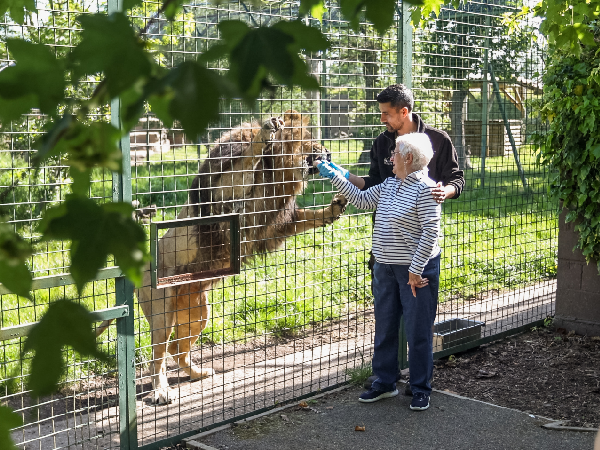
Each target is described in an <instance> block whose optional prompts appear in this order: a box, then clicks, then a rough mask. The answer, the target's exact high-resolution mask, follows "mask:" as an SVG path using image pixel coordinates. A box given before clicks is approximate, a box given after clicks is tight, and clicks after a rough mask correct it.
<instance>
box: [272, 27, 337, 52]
mask: <svg viewBox="0 0 600 450" xmlns="http://www.w3.org/2000/svg"><path fill="white" fill-rule="evenodd" d="M273 28H274V29H276V30H281V31H283V32H284V33H285V34H287V35H289V36H292V37H293V39H294V40H293V43H292V44H291V45H293V47H295V50H296V51H300V50H306V51H309V52H318V51H323V50H327V49H329V48H330V47H331V43H330V42H329V40H327V38H326V37H325V36H324V35H323V33H321V31H319V29H318V28H315V27H309V26H306V25H305V24H303V23H302V22H301V21H299V20H293V21H291V22H288V21H284V20H282V21H281V22H278V23H276V24H275V25H274V26H273Z"/></svg>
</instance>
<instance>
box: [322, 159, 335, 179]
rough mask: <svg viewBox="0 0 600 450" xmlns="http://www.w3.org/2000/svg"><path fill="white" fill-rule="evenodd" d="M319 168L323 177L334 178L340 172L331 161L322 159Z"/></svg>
mask: <svg viewBox="0 0 600 450" xmlns="http://www.w3.org/2000/svg"><path fill="white" fill-rule="evenodd" d="M317 169H319V173H320V174H321V176H322V177H325V178H329V179H332V178H333V177H335V176H336V175H337V174H338V173H339V172H338V171H337V170H335V169H334V168H333V167H332V163H330V162H329V161H320V162H319V164H317Z"/></svg>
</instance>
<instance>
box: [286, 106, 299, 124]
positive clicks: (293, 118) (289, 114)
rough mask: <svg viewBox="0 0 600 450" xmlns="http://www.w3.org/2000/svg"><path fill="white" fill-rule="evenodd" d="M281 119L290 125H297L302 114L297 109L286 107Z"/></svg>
mask: <svg viewBox="0 0 600 450" xmlns="http://www.w3.org/2000/svg"><path fill="white" fill-rule="evenodd" d="M283 120H284V121H285V123H286V124H288V123H289V124H290V126H292V127H299V126H301V125H302V116H301V115H300V113H299V112H298V111H294V110H293V109H288V110H287V111H286V112H285V113H284V114H283Z"/></svg>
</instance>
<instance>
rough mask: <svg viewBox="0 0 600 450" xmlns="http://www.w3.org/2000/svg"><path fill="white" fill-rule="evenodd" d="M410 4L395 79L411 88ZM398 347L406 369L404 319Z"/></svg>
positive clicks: (402, 18) (401, 25)
mask: <svg viewBox="0 0 600 450" xmlns="http://www.w3.org/2000/svg"><path fill="white" fill-rule="evenodd" d="M409 7H410V4H408V3H406V2H405V1H402V4H401V6H400V11H398V12H399V14H398V15H399V17H398V56H397V57H398V61H397V63H396V79H397V81H398V83H402V84H404V85H405V86H406V87H409V88H411V87H412V55H413V51H412V50H413V49H412V44H413V28H412V24H411V23H410V10H409ZM399 342H400V345H399V347H398V368H399V369H400V370H402V369H406V368H407V367H408V351H407V346H406V330H405V328H404V317H402V318H401V319H400V339H399Z"/></svg>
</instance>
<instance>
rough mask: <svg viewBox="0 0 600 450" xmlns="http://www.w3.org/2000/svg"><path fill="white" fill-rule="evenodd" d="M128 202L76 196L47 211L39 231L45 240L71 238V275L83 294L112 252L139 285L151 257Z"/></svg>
mask: <svg viewBox="0 0 600 450" xmlns="http://www.w3.org/2000/svg"><path fill="white" fill-rule="evenodd" d="M132 213H133V207H132V206H131V204H127V203H106V204H103V205H98V204H97V203H96V202H95V201H93V200H91V199H89V198H86V197H83V196H77V195H70V196H68V197H67V200H66V201H65V202H64V203H62V204H60V205H58V206H55V207H53V208H50V209H48V210H46V213H45V214H44V217H43V218H42V220H41V222H40V227H39V231H40V233H42V234H43V239H44V240H63V241H64V240H70V241H71V251H70V255H71V269H70V270H71V275H72V276H73V279H74V280H75V284H76V285H77V289H78V291H79V292H80V293H81V292H82V290H83V288H84V286H85V284H86V283H87V282H89V281H91V280H92V279H94V278H95V276H96V274H97V273H98V270H99V269H100V268H102V267H103V266H104V264H105V263H106V259H107V257H108V255H109V254H112V255H114V256H115V260H116V263H117V265H118V266H120V267H121V270H122V271H123V273H125V275H126V276H127V277H128V278H129V279H130V280H132V281H133V282H134V283H136V284H137V285H139V284H140V283H141V280H142V270H143V267H144V264H145V263H146V262H147V261H148V260H149V256H148V253H147V250H146V245H145V241H146V235H145V233H144V230H143V228H142V227H141V226H140V225H139V224H137V223H136V222H135V221H134V220H133V218H132Z"/></svg>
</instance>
